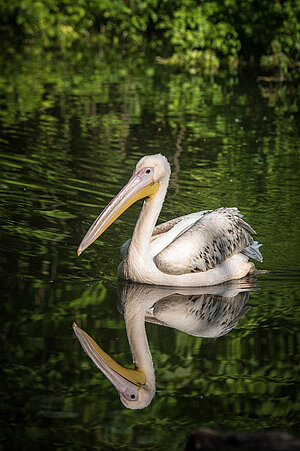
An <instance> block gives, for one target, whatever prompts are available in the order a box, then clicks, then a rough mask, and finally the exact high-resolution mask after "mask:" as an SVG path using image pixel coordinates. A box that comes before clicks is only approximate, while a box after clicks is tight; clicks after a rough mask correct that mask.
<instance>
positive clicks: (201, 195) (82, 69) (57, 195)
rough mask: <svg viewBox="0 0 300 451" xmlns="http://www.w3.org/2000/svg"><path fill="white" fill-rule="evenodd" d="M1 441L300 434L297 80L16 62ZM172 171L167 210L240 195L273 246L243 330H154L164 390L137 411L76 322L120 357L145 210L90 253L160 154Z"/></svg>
mask: <svg viewBox="0 0 300 451" xmlns="http://www.w3.org/2000/svg"><path fill="white" fill-rule="evenodd" d="M1 58H2V59H3V60H4V61H5V64H2V66H3V71H2V75H1V78H0V89H1V106H2V109H1V112H0V120H1V132H0V143H1V178H0V189H1V205H0V215H1V249H2V252H1V256H0V262H1V275H2V281H1V287H2V302H1V307H2V309H1V317H2V333H1V341H2V349H3V351H2V353H1V355H2V358H3V363H2V369H3V371H4V378H5V379H4V380H5V384H4V385H3V386H2V389H1V397H2V401H1V411H2V414H3V415H2V417H3V420H2V421H1V429H2V432H1V438H2V440H3V441H4V442H5V443H6V444H9V446H10V449H18V450H19V449H40V448H41V446H43V447H46V448H47V449H68V448H70V449H87V448H93V447H95V448H97V449H113V448H118V449H120V448H122V449H133V450H134V449H147V450H150V449H169V446H170V443H172V449H178V450H179V449H184V444H185V443H186V438H187V436H188V435H189V434H190V433H191V432H192V431H193V430H194V429H195V428H196V427H198V426H208V427H212V428H214V429H219V430H223V431H228V430H258V429H270V428H271V429H276V430H284V431H297V430H298V429H299V415H298V412H299V384H297V383H298V382H299V374H300V371H299V297H300V283H299V280H300V279H299V275H300V261H299V250H300V249H299V222H300V213H299V212H300V208H299V186H300V183H299V178H300V175H299V174H300V171H299V129H298V120H299V114H298V105H297V91H296V88H295V87H293V86H289V85H280V86H277V85H270V84H267V83H266V84H263V83H257V82H256V79H255V76H254V75H252V74H245V75H243V76H240V77H234V76H230V75H228V74H226V75H225V76H224V77H222V74H220V75H219V76H218V77H215V78H207V77H204V76H201V74H198V75H190V74H186V73H182V72H178V71H177V70H176V69H172V68H169V67H167V66H160V65H158V64H153V63H148V62H147V60H143V59H142V58H139V57H137V58H136V59H135V60H134V61H129V60H126V61H122V59H121V58H120V57H118V56H116V55H110V56H107V55H105V54H101V53H95V52H94V53H89V52H88V51H85V52H82V53H80V52H78V53H76V54H75V53H73V54H65V55H63V56H61V55H55V54H51V53H49V54H45V55H36V54H34V52H32V53H30V52H28V53H27V54H26V55H21V54H19V55H18V54H11V55H5V57H4V56H2V57H1ZM156 152H162V153H163V154H164V155H166V156H167V157H168V159H169V161H170V163H171V165H172V177H171V181H170V188H169V191H168V196H167V198H166V201H165V205H164V207H163V210H162V213H161V216H160V220H161V221H163V220H168V219H170V218H172V217H176V216H180V215H183V214H186V213H189V212H192V211H197V210H201V209H205V208H216V207H219V206H238V207H239V209H240V210H241V211H242V212H243V214H244V217H245V220H246V221H247V222H249V223H250V224H251V225H252V226H253V227H254V229H255V230H256V231H257V239H258V240H259V241H260V242H262V243H263V248H262V253H263V255H264V262H263V263H261V264H260V263H258V264H257V265H256V267H257V269H258V271H259V272H258V274H257V275H256V276H255V277H254V280H253V281H251V284H252V287H253V288H255V290H254V291H251V292H250V293H249V299H248V301H247V304H246V306H249V307H251V309H250V310H249V311H248V312H247V313H246V314H245V315H244V316H243V317H242V318H241V319H240V320H239V322H238V324H237V325H236V327H235V328H234V329H232V330H231V331H230V332H229V333H228V334H227V335H224V336H221V337H219V338H201V337H194V336H191V335H188V334H186V333H183V332H180V331H178V330H176V329H173V328H169V327H164V326H159V325H157V324H147V325H146V332H147V338H148V342H149V346H150V349H151V354H152V358H153V365H154V369H155V376H156V393H155V396H154V398H153V400H152V402H151V404H150V405H149V406H148V407H146V408H145V409H143V410H141V411H131V410H128V409H126V408H125V407H124V406H123V405H122V404H121V402H120V400H119V398H118V395H117V393H116V391H115V389H114V388H113V387H112V386H111V384H110V383H109V382H108V381H107V380H106V379H105V378H104V376H103V375H102V374H101V373H100V371H98V370H97V368H96V367H95V365H94V364H93V363H92V361H91V360H90V359H89V358H88V356H87V355H86V354H84V352H83V351H82V349H81V347H80V344H79V342H78V340H77V339H76V336H75V335H74V333H73V331H72V327H71V326H72V322H73V321H74V320H76V322H77V323H78V324H79V325H80V327H82V328H83V329H84V330H85V331H87V332H88V333H89V334H90V335H91V336H92V337H93V338H94V339H95V340H96V341H97V342H98V344H99V345H100V346H101V347H102V348H103V349H104V350H105V351H106V352H107V353H109V354H110V355H111V356H112V357H113V358H114V359H115V360H116V361H117V362H119V363H120V364H121V365H122V366H126V367H130V365H131V362H132V356H131V352H130V348H129V345H128V341H127V337H126V330H125V323H124V319H123V316H122V313H121V309H120V307H118V302H119V301H118V294H117V289H116V286H117V279H116V269H117V266H118V263H119V248H120V246H121V244H122V243H123V242H124V241H125V240H126V239H127V238H128V237H129V236H130V235H131V233H132V230H133V227H134V224H135V221H136V219H137V215H138V212H139V209H140V204H137V205H134V206H132V207H131V208H130V210H129V211H127V212H126V213H124V214H123V215H122V216H121V217H120V218H119V219H118V220H117V221H116V223H114V224H113V225H112V226H111V227H110V228H109V229H108V230H107V231H106V232H105V234H104V235H103V237H102V238H101V239H99V240H98V241H97V242H95V243H94V244H93V246H91V247H90V248H89V249H88V250H87V251H85V252H84V253H83V254H82V255H81V256H80V258H78V257H77V256H76V249H77V247H78V244H79V242H80V240H81V239H82V237H83V235H84V234H85V232H86V230H87V229H88V227H89V225H90V224H91V223H92V221H93V220H94V218H95V217H96V216H97V215H98V214H99V212H100V211H101V210H102V208H104V207H105V205H106V204H107V203H108V201H109V200H110V199H111V198H112V197H113V196H114V195H115V194H116V193H117V192H118V191H119V189H120V188H121V187H122V186H123V185H124V183H125V182H126V181H127V180H128V179H129V177H130V175H131V173H132V170H133V168H134V165H135V164H136V162H137V161H138V159H139V158H141V157H142V156H143V155H145V154H152V153H156Z"/></svg>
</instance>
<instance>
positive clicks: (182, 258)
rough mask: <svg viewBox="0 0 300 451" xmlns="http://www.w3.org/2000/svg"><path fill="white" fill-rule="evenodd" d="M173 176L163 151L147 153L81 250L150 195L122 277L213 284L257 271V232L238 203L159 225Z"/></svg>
mask: <svg viewBox="0 0 300 451" xmlns="http://www.w3.org/2000/svg"><path fill="white" fill-rule="evenodd" d="M169 177H170V165H169V163H168V160H167V159H166V158H165V157H164V156H163V155H160V154H158V155H150V156H145V157H143V158H142V159H141V160H140V161H139V162H138V163H137V165H136V168H135V170H134V171H133V175H132V177H131V178H130V180H129V182H128V183H127V184H126V185H125V186H124V188H123V189H122V190H121V191H120V192H119V194H118V195H117V196H116V197H115V198H114V199H113V200H112V201H111V202H110V203H109V205H108V206H107V207H106V208H105V209H104V210H103V211H102V213H101V214H100V215H99V216H98V218H97V219H96V220H95V222H94V223H93V225H92V226H91V228H90V229H89V231H88V232H87V234H86V235H85V237H84V238H83V240H82V242H81V244H80V246H79V248H78V251H77V253H78V255H80V254H81V252H83V251H84V250H85V249H86V248H87V247H88V246H89V245H90V244H91V243H93V241H95V240H96V239H97V238H98V237H99V236H100V235H101V234H102V233H103V232H104V231H105V230H106V229H107V227H109V226H110V225H111V224H112V222H113V221H114V220H115V219H117V218H118V217H119V216H120V215H121V214H122V213H123V212H124V211H125V210H126V209H127V208H128V207H129V206H130V205H132V204H133V203H134V202H136V201H137V200H139V199H145V201H144V205H143V208H142V211H141V213H140V216H139V219H138V221H137V223H136V226H135V229H134V232H133V236H132V238H131V240H129V241H127V242H126V243H125V244H124V245H123V246H122V248H121V254H122V257H123V261H122V263H121V264H120V266H119V269H118V273H119V276H120V277H122V278H123V279H126V280H132V281H134V282H140V283H146V284H151V285H165V286H181V287H186V286H209V285H217V284H219V283H223V282H226V281H228V280H232V279H240V278H242V277H244V276H246V275H247V274H248V273H249V272H252V271H254V264H253V263H249V262H248V257H252V258H254V259H256V260H259V261H262V255H261V253H260V251H259V246H260V244H258V243H257V242H256V241H254V240H253V238H252V236H251V235H249V233H248V232H247V231H249V232H251V233H255V231H254V230H253V229H252V228H251V227H250V226H249V225H248V224H247V223H246V222H244V221H243V220H242V219H241V218H242V215H240V214H239V211H238V210H237V209H236V208H219V209H217V210H205V211H199V212H197V213H192V214H189V215H187V216H181V217H179V218H176V219H173V220H171V221H168V222H165V223H164V224H160V225H158V226H156V227H155V224H156V221H157V218H158V215H159V213H160V210H161V208H162V205H163V201H164V198H165V195H166V192H167V188H168V183H169Z"/></svg>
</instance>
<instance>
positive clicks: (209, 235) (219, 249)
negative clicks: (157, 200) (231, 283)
mask: <svg viewBox="0 0 300 451" xmlns="http://www.w3.org/2000/svg"><path fill="white" fill-rule="evenodd" d="M178 219H180V218H178ZM163 226H164V227H163ZM170 226H171V224H170ZM159 227H160V228H161V230H157V232H158V233H163V232H164V230H163V229H165V230H166V229H167V230H168V229H169V228H168V223H166V224H165V225H162V226H159ZM248 231H249V232H251V233H255V231H254V230H253V229H252V228H251V227H250V226H249V224H247V223H246V222H245V221H243V220H242V219H241V215H240V213H239V211H238V210H237V209H236V208H219V209H217V210H210V211H206V212H204V213H203V215H202V217H201V218H200V219H198V220H197V221H196V222H195V223H194V224H193V225H191V227H189V228H188V230H185V231H184V232H183V233H182V234H181V235H180V236H177V237H176V239H174V240H173V241H172V242H171V243H170V244H169V245H168V246H167V247H165V249H163V250H162V251H161V252H160V253H159V254H157V255H156V256H155V257H154V261H155V264H156V266H157V267H158V269H159V270H160V271H162V272H164V273H167V274H186V273H189V272H199V271H207V270H209V269H212V268H214V267H215V266H217V265H218V264H220V263H222V262H223V261H225V260H227V259H228V258H230V257H231V256H233V255H234V254H238V253H244V254H245V255H247V256H250V257H252V258H256V259H257V260H260V261H261V260H262V256H261V254H260V252H259V250H258V247H259V245H258V244H257V242H255V241H254V240H253V238H252V236H251V235H250V234H249V233H248Z"/></svg>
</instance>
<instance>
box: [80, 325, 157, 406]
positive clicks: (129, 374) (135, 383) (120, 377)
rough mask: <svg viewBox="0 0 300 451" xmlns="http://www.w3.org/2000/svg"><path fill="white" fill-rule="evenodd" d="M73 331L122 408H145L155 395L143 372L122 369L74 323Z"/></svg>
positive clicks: (138, 369) (153, 388)
mask: <svg viewBox="0 0 300 451" xmlns="http://www.w3.org/2000/svg"><path fill="white" fill-rule="evenodd" d="M73 329H74V332H75V334H76V336H77V338H78V340H79V342H80V344H81V346H82V348H83V350H84V351H85V352H86V353H87V355H88V356H89V357H90V358H91V360H92V361H93V362H94V363H95V365H96V366H97V368H99V370H100V371H101V372H102V373H103V374H104V375H105V376H106V377H107V379H108V380H109V381H110V382H111V383H112V385H113V386H114V387H115V389H116V390H117V392H118V393H119V396H120V400H121V402H122V403H123V404H124V406H125V407H127V408H129V409H143V408H144V407H147V406H148V405H149V404H150V402H151V401H152V398H153V396H154V394H155V386H154V387H153V384H148V383H147V381H146V376H145V373H144V372H143V370H142V369H140V368H136V369H135V370H132V369H128V368H124V367H123V366H121V365H119V364H118V363H117V362H116V361H115V360H114V359H113V358H111V357H110V356H109V355H108V354H106V352H104V351H103V350H102V349H101V348H100V346H98V345H97V343H96V342H95V341H94V340H93V339H92V338H91V337H90V336H89V335H88V334H87V333H86V332H84V331H83V330H82V329H80V327H78V326H77V324H76V323H73Z"/></svg>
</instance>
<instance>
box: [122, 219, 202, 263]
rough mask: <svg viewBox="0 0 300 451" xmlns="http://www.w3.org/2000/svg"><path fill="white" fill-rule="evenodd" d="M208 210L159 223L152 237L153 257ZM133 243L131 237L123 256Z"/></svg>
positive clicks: (126, 243)
mask: <svg viewBox="0 0 300 451" xmlns="http://www.w3.org/2000/svg"><path fill="white" fill-rule="evenodd" d="M207 212H208V210H203V211H198V212H196V213H190V214H189V215H185V216H180V217H178V218H174V219H171V220H170V221H167V222H163V223H162V224H159V225H157V226H156V227H155V228H154V230H153V232H152V237H151V243H150V253H151V255H152V257H154V256H155V255H157V254H158V253H159V252H161V251H162V250H163V249H165V248H166V247H167V246H168V245H169V244H170V243H172V242H173V241H174V240H175V239H176V238H178V237H179V236H180V235H181V234H182V233H184V232H185V231H186V230H188V229H189V228H190V227H191V226H192V225H193V224H195V222H197V221H198V220H199V219H200V218H202V216H203V215H204V214H206V213H207ZM130 243H131V238H129V239H128V240H127V241H126V242H125V243H124V244H123V245H122V247H121V256H122V258H123V259H125V257H126V255H127V251H128V248H129V246H130Z"/></svg>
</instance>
